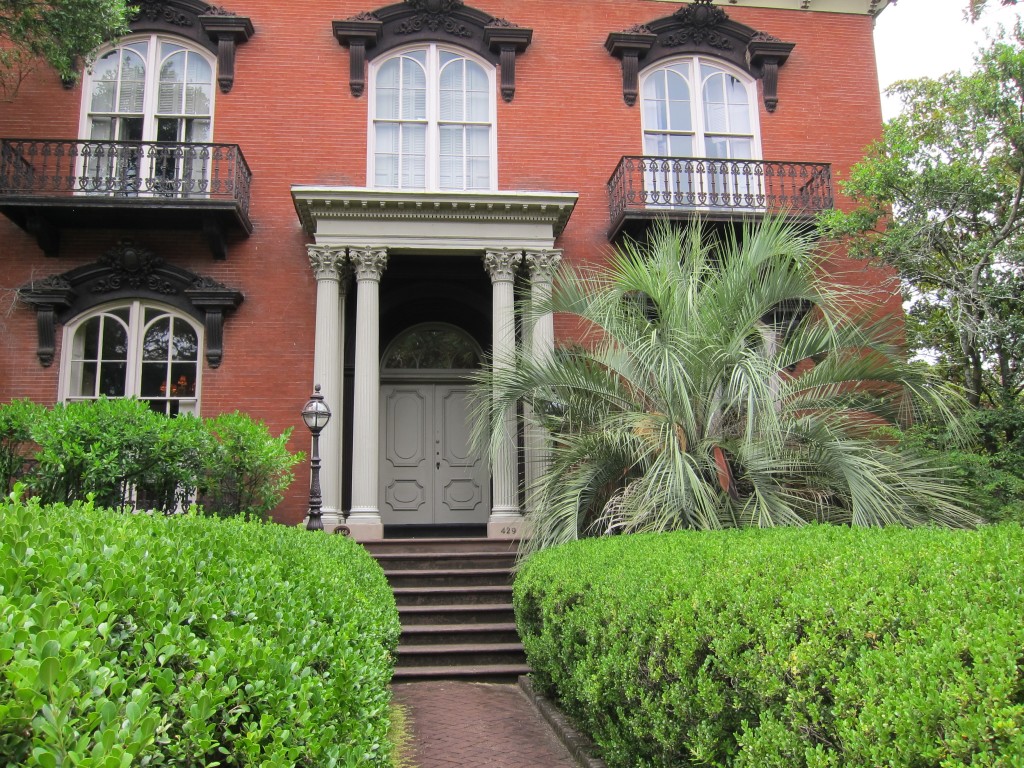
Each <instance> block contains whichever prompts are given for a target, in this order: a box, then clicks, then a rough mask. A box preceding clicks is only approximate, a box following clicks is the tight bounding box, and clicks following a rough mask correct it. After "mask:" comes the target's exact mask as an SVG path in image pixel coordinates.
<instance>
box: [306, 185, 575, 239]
mask: <svg viewBox="0 0 1024 768" xmlns="http://www.w3.org/2000/svg"><path fill="white" fill-rule="evenodd" d="M578 197H579V196H578V195H577V194H576V193H575V192H414V191H408V190H370V189H366V188H364V187H313V186H294V187H292V199H293V200H294V202H295V210H296V212H297V213H298V216H299V221H301V222H302V227H303V229H304V230H305V231H306V233H307V234H308V235H310V236H311V237H313V238H315V240H316V242H317V243H319V244H338V245H346V246H349V247H386V248H387V249H388V251H389V252H392V251H415V252H417V253H459V252H465V253H472V254H479V253H481V252H483V251H485V250H487V249H491V248H496V247H513V248H551V247H553V245H554V242H555V238H557V237H558V236H559V235H560V234H561V233H562V231H563V230H564V229H565V226H566V224H567V223H568V221H569V216H570V215H571V214H572V211H573V208H574V207H575V205H576V200H577V198H578Z"/></svg>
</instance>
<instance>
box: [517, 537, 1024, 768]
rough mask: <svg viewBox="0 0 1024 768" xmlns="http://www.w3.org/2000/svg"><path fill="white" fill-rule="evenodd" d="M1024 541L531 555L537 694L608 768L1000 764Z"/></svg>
mask: <svg viewBox="0 0 1024 768" xmlns="http://www.w3.org/2000/svg"><path fill="white" fill-rule="evenodd" d="M1022 551H1024V531H1022V530H1021V528H1020V527H1019V526H1013V525H1007V526H996V527H990V528H986V529H982V530H978V531H941V530H937V529H928V528H924V529H916V530H906V529H902V528H887V529H880V530H878V529H869V530H858V529H850V528H842V527H827V526H810V527H808V528H805V529H799V530H795V529H788V530H787V529H779V530H772V531H737V530H734V531H725V532H717V533H697V532H680V533H673V534H660V535H637V536H620V537H610V538H602V539H594V540H589V541H580V542H575V543H572V544H568V545H565V546H563V547H558V548H555V549H552V550H549V551H547V552H542V553H539V554H537V555H534V556H533V557H531V558H530V559H529V560H527V561H526V563H525V564H524V566H523V568H522V570H521V572H520V573H519V574H518V576H517V579H516V583H515V607H516V617H517V622H518V625H519V630H520V634H521V635H522V637H523V642H524V646H525V648H526V652H527V656H528V658H529V661H530V665H531V667H532V668H533V670H534V673H535V677H536V683H537V685H538V687H539V688H540V689H541V690H544V691H546V692H547V693H549V694H552V695H554V696H555V697H556V698H557V699H558V700H560V702H561V703H562V705H563V707H564V708H565V709H566V710H567V712H568V713H569V714H570V715H571V716H572V717H574V718H575V719H576V720H577V721H578V722H579V723H580V725H581V726H582V727H583V728H584V729H585V730H586V731H588V732H589V733H590V734H591V736H592V737H593V738H594V739H595V741H596V742H597V743H598V744H599V746H600V748H601V750H602V752H603V756H604V757H605V759H606V760H607V762H608V764H609V765H610V766H629V767H630V768H639V767H640V766H690V765H714V766H734V767H736V768H755V767H756V768H771V767H773V766H777V767H778V768H782V767H783V766H785V767H786V768H790V767H791V766H797V767H800V766H808V767H812V766H813V767H814V768H824V767H826V766H844V768H853V767H860V766H863V767H864V768H868V767H869V766H871V767H873V766H880V765H892V766H939V765H942V766H944V768H951V767H952V766H966V765H971V766H1006V765H1014V764H1016V763H1014V762H1013V761H1012V759H1011V758H1012V757H1013V756H1016V757H1018V758H1019V756H1020V755H1022V754H1024V653H1022V651H1021V649H1022V648H1024V626H1022V623H1021V621H1020V617H1021V616H1022V615H1024V592H1022V590H1020V589H1019V585H1020V584H1021V583H1024V561H1022V558H1021V552H1022Z"/></svg>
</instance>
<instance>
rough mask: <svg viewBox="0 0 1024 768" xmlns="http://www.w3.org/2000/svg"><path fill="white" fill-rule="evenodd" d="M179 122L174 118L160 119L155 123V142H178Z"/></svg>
mask: <svg viewBox="0 0 1024 768" xmlns="http://www.w3.org/2000/svg"><path fill="white" fill-rule="evenodd" d="M180 126H181V121H180V120H178V119H177V118H174V117H161V118H160V119H159V120H157V121H156V140H157V141H178V128H179V127H180Z"/></svg>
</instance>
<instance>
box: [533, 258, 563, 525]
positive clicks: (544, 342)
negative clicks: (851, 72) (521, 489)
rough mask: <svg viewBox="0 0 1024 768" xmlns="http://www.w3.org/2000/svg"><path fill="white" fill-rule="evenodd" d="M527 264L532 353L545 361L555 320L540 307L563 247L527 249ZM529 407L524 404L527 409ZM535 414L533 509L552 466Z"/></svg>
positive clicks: (552, 343) (548, 292)
mask: <svg viewBox="0 0 1024 768" xmlns="http://www.w3.org/2000/svg"><path fill="white" fill-rule="evenodd" d="M525 260H526V266H527V267H528V268H529V270H530V301H531V303H532V305H533V309H534V311H533V312H531V320H532V322H533V325H532V327H531V328H530V344H531V352H532V354H533V358H534V360H538V361H540V360H545V359H547V358H548V357H550V356H551V354H552V352H554V349H555V319H554V315H553V314H552V313H551V312H543V313H539V312H538V308H539V307H541V306H543V305H544V304H546V303H547V302H548V300H549V299H550V298H551V282H552V280H553V279H554V274H555V270H556V269H557V268H558V264H559V262H560V261H561V260H562V252H561V251H560V250H553V249H544V250H535V251H534V250H530V251H527V252H526V259H525ZM525 407H528V406H525V405H524V408H525ZM531 416H532V414H527V418H526V436H525V444H526V487H527V495H526V510H527V512H528V513H529V512H530V511H532V510H533V506H534V505H533V503H532V497H533V492H532V491H533V489H535V488H536V486H537V482H538V480H539V479H540V478H541V477H543V476H544V474H545V473H546V472H547V469H548V462H549V455H548V450H549V445H548V437H547V435H546V434H545V433H544V430H543V429H542V428H541V427H539V426H537V425H536V424H534V423H533V419H532V418H531Z"/></svg>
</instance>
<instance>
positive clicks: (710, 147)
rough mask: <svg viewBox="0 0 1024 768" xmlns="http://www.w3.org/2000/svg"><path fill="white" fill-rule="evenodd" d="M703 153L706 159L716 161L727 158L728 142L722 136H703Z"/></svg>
mask: <svg viewBox="0 0 1024 768" xmlns="http://www.w3.org/2000/svg"><path fill="white" fill-rule="evenodd" d="M704 151H705V152H707V156H708V157H713V158H716V159H718V158H721V159H724V158H728V157H729V140H728V139H727V138H725V137H723V136H705V137H704Z"/></svg>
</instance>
